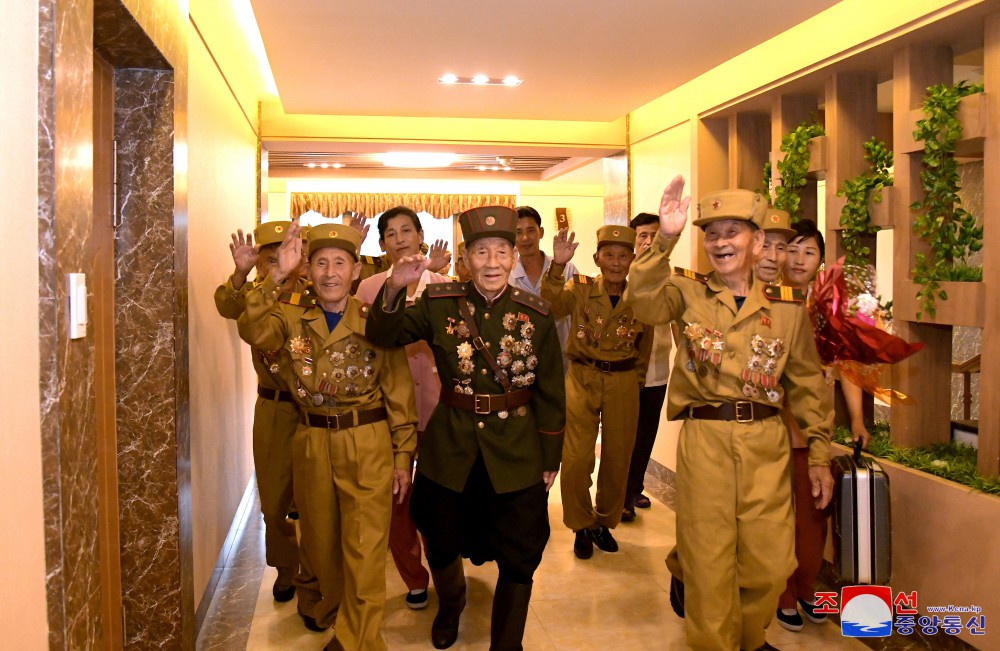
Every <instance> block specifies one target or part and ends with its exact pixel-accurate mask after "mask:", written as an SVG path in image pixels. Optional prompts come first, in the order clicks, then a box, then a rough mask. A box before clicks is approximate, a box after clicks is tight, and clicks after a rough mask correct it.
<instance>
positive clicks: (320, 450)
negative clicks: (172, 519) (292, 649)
mask: <svg viewBox="0 0 1000 651" xmlns="http://www.w3.org/2000/svg"><path fill="white" fill-rule="evenodd" d="M367 312H368V308H367V307H366V306H363V305H362V304H361V303H360V302H358V301H357V300H356V299H354V298H348V299H347V305H346V308H345V310H344V314H343V317H342V318H341V320H340V322H339V323H338V324H337V326H336V327H335V328H334V330H333V332H330V331H329V329H328V327H327V322H326V319H325V317H324V313H323V311H322V309H321V308H319V307H318V306H317V305H315V303H314V301H313V300H312V299H309V298H308V297H302V296H300V295H297V294H288V295H283V296H282V299H281V301H279V289H278V287H277V286H276V285H275V283H274V282H273V281H271V280H270V279H268V278H265V280H264V282H263V283H261V285H260V286H258V287H256V288H255V289H253V290H251V291H250V292H249V293H248V294H247V309H246V312H245V314H244V315H243V316H241V317H240V319H239V327H240V335H241V336H242V337H243V338H244V339H245V340H246V341H247V342H249V343H250V344H252V345H254V346H259V347H263V348H266V349H270V350H280V351H281V355H282V356H283V358H284V359H285V360H286V364H285V365H284V366H283V371H284V373H285V380H286V382H287V383H288V385H289V386H290V387H291V389H292V392H293V394H294V396H295V399H296V401H297V402H298V404H299V407H300V409H301V410H302V412H303V418H304V422H303V423H301V424H300V425H299V426H298V429H297V431H296V433H295V437H294V440H293V446H292V447H293V453H292V463H293V467H294V472H295V503H296V505H297V507H298V508H299V514H300V526H301V530H302V546H303V552H304V554H305V555H306V556H307V557H308V559H309V561H310V565H311V567H312V569H313V570H314V571H315V573H316V576H317V577H318V589H317V586H316V585H315V584H313V585H306V586H301V587H300V589H299V608H300V611H301V612H303V614H306V615H309V616H311V617H313V618H314V619H315V620H316V622H317V623H318V624H320V625H330V624H332V623H333V621H334V619H336V639H337V641H338V642H339V643H340V645H341V646H342V647H343V648H344V649H348V650H353V649H366V650H367V649H384V648H385V642H384V640H383V639H382V636H381V627H382V622H383V617H384V610H385V558H386V551H387V549H388V535H389V517H390V508H391V499H392V479H393V468H398V469H409V468H410V467H411V457H412V455H413V452H414V450H415V447H416V440H417V439H416V422H417V417H416V406H415V402H414V396H413V380H412V378H411V377H410V371H409V366H408V365H407V363H406V355H405V353H404V351H403V350H401V349H393V350H386V349H383V348H379V347H377V346H374V345H372V344H371V343H369V342H368V340H366V339H365V337H364V329H365V319H366V316H367ZM380 408H384V409H385V412H386V413H384V414H383V415H382V417H381V418H380V419H376V420H373V422H368V423H365V424H358V425H352V424H353V423H356V422H359V421H362V420H363V416H364V415H365V414H371V413H374V412H373V411H372V410H378V409H380ZM319 422H323V424H321V425H319V424H317V423H319ZM341 600H342V603H343V606H342V608H340V612H339V615H338V612H337V609H338V607H339V606H340V605H341Z"/></svg>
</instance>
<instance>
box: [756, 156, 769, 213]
mask: <svg viewBox="0 0 1000 651" xmlns="http://www.w3.org/2000/svg"><path fill="white" fill-rule="evenodd" d="M762 182H763V184H764V187H762V188H761V189H760V190H757V192H759V193H760V194H762V195H764V197H765V198H767V205H771V161H767V162H766V163H764V178H763V179H762Z"/></svg>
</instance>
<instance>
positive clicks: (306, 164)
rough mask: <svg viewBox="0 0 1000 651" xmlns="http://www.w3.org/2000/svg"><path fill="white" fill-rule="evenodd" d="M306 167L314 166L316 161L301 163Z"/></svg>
mask: <svg viewBox="0 0 1000 651" xmlns="http://www.w3.org/2000/svg"><path fill="white" fill-rule="evenodd" d="M303 165H305V166H306V167H316V163H303Z"/></svg>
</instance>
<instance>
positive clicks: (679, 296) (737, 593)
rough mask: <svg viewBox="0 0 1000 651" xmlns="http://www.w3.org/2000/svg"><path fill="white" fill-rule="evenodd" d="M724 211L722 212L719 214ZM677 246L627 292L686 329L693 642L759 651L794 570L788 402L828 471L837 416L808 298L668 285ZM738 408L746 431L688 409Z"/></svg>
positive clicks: (672, 241) (676, 382)
mask: <svg viewBox="0 0 1000 651" xmlns="http://www.w3.org/2000/svg"><path fill="white" fill-rule="evenodd" d="M717 207H718V205H717ZM676 244H677V238H664V237H663V236H662V235H660V234H657V236H656V238H655V239H654V240H653V244H652V246H650V247H649V248H648V249H646V250H645V251H644V252H643V253H642V254H640V255H639V257H638V258H637V259H636V261H635V262H634V263H633V264H632V268H631V273H630V282H629V287H628V290H627V292H626V294H627V297H628V300H629V303H630V304H631V305H632V306H633V309H634V310H635V313H636V316H637V317H638V318H640V319H642V320H644V321H646V322H648V323H653V324H661V323H669V322H671V321H675V322H677V325H678V327H679V329H680V331H681V332H682V333H683V334H682V337H681V345H680V346H679V350H678V352H677V356H676V362H675V367H674V370H673V372H672V373H671V376H670V389H669V391H668V406H667V415H668V417H669V418H671V419H674V420H677V419H685V422H684V426H683V428H682V429H681V436H680V442H679V445H678V459H677V541H678V549H679V553H680V565H681V567H682V570H683V575H684V580H685V610H686V615H687V616H686V618H685V624H686V628H687V642H688V644H689V645H690V646H691V647H692V648H694V649H713V650H718V649H757V648H759V647H760V646H762V645H763V643H764V641H765V640H764V629H765V627H766V626H767V624H768V623H769V622H770V620H771V618H772V617H773V616H774V613H775V609H776V607H777V602H778V596H779V595H780V593H781V591H782V590H783V589H784V586H785V581H786V579H787V578H788V576H789V574H791V572H792V570H793V569H794V568H795V560H794V556H793V540H794V530H793V527H794V523H793V519H792V499H791V482H790V474H789V473H790V450H789V443H788V432H787V430H786V428H785V425H784V422H783V420H782V418H781V415H780V412H777V413H776V415H769V416H767V417H764V418H761V417H759V414H757V413H755V412H754V405H761V406H762V407H763V409H765V410H769V408H779V409H780V407H781V405H782V401H783V400H784V398H785V396H786V395H787V396H788V404H789V405H790V409H791V411H792V416H793V417H794V418H795V420H796V421H797V422H798V423H799V425H800V427H801V428H802V432H803V434H804V435H805V436H806V438H807V439H808V440H809V443H810V463H811V464H813V465H825V464H827V463H828V462H829V457H830V446H829V432H830V429H831V427H832V421H833V414H832V406H831V404H830V398H829V392H828V391H827V390H826V387H825V386H824V381H823V376H822V373H821V372H820V362H819V358H818V356H817V353H816V346H815V344H814V343H813V335H812V329H811V327H810V325H809V317H808V315H807V314H806V311H805V309H804V308H803V306H802V304H801V294H799V293H797V292H794V291H792V290H791V288H788V287H784V288H782V287H772V286H766V285H764V284H763V283H760V282H756V283H754V285H753V286H752V288H751V290H750V292H749V295H748V296H747V297H746V299H745V303H744V304H743V306H742V308H740V309H737V307H736V302H735V299H734V298H733V295H732V294H731V292H730V291H729V290H728V289H727V288H726V286H725V285H724V284H723V282H722V280H721V279H720V278H718V277H717V276H716V275H715V274H714V273H713V274H711V275H709V276H702V275H699V274H695V273H693V272H690V271H685V270H675V271H674V273H673V274H672V275H671V274H669V273H668V270H669V269H670V263H669V257H670V252H671V251H672V250H673V248H674V246H675V245H676ZM726 403H729V406H733V403H736V404H735V406H736V415H737V417H738V418H739V421H746V422H738V421H737V420H710V419H706V418H705V417H704V416H700V417H698V418H692V417H690V416H691V414H690V413H689V409H691V408H700V407H703V406H714V407H719V406H722V405H725V404H726Z"/></svg>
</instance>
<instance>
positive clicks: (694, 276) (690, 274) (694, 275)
mask: <svg viewBox="0 0 1000 651" xmlns="http://www.w3.org/2000/svg"><path fill="white" fill-rule="evenodd" d="M674 275H675V276H684V277H685V278H689V279H691V280H697V281H698V282H699V283H707V282H708V276H706V275H704V274H700V273H698V272H697V271H691V270H690V269H684V268H683V267H674Z"/></svg>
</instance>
